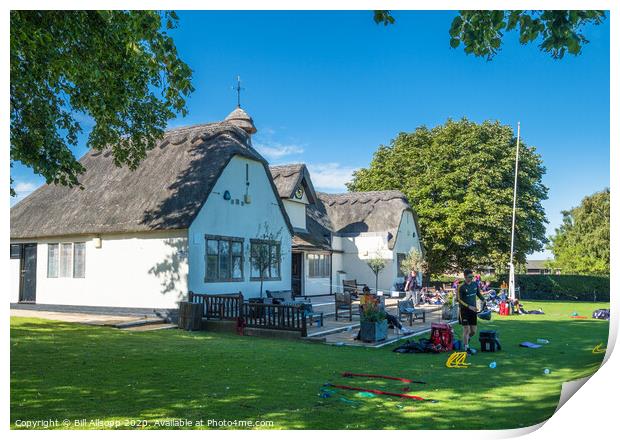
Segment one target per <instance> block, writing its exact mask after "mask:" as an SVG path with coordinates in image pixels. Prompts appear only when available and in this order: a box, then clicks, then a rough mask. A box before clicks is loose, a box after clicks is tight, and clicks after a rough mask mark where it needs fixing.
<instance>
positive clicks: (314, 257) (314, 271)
mask: <svg viewBox="0 0 620 440" xmlns="http://www.w3.org/2000/svg"><path fill="white" fill-rule="evenodd" d="M331 263H332V262H331V255H330V254H317V253H309V254H308V278H329V277H330V276H331Z"/></svg>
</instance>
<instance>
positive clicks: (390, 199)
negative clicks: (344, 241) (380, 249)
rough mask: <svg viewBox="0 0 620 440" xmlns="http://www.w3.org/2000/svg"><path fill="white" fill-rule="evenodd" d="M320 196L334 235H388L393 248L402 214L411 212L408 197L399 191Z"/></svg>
mask: <svg viewBox="0 0 620 440" xmlns="http://www.w3.org/2000/svg"><path fill="white" fill-rule="evenodd" d="M317 195H318V197H319V199H320V200H321V201H322V202H323V205H324V206H325V209H326V211H327V214H328V216H329V219H330V221H331V224H332V227H333V231H334V233H337V234H338V233H340V234H358V233H362V232H387V233H388V237H389V240H388V247H389V248H390V249H392V248H393V247H394V244H395V243H396V234H397V232H398V227H399V226H400V221H401V218H402V215H403V212H404V211H406V210H409V211H411V207H410V206H409V202H407V198H406V197H405V195H404V194H403V193H401V192H400V191H369V192H350V193H343V194H327V193H321V192H319V193H317ZM414 218H415V216H414Z"/></svg>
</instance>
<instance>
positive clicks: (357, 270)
mask: <svg viewBox="0 0 620 440" xmlns="http://www.w3.org/2000/svg"><path fill="white" fill-rule="evenodd" d="M414 233H415V237H414V236H413V234H414ZM332 245H333V248H334V250H341V251H343V253H342V254H339V255H340V256H339V257H338V258H335V259H333V260H332V263H333V264H332V283H333V284H334V286H337V288H335V290H334V291H338V292H340V291H342V280H344V279H346V280H351V279H355V280H357V282H358V283H365V284H367V285H368V287H370V288H371V289H373V290H374V289H375V275H374V273H373V272H372V270H370V268H369V267H368V264H367V263H366V262H367V260H369V259H371V258H375V257H377V256H379V257H380V258H383V259H385V260H386V267H385V268H384V269H383V270H382V271H381V272H380V273H379V280H378V281H379V282H378V289H379V290H383V291H390V290H392V288H393V285H394V283H395V282H396V281H397V280H398V281H402V278H399V277H398V268H397V260H396V254H397V253H404V254H406V253H408V252H409V250H410V249H411V248H417V249H418V250H419V249H420V242H419V231H417V230H416V227H415V222H414V219H413V214H412V213H411V212H410V211H404V212H403V215H402V217H401V222H400V226H399V229H398V233H397V236H396V243H395V244H394V248H393V249H389V247H388V233H387V231H381V232H364V233H359V234H355V235H353V234H345V235H341V236H334V237H333V241H332ZM335 255H337V254H334V256H335ZM339 271H344V272H345V273H344V274H343V273H338V272H339Z"/></svg>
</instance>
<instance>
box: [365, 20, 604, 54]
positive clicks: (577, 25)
mask: <svg viewBox="0 0 620 440" xmlns="http://www.w3.org/2000/svg"><path fill="white" fill-rule="evenodd" d="M605 18H606V15H605V11H593V10H590V11H577V10H572V11H559V10H554V11H460V12H459V15H457V16H456V17H455V18H454V20H453V21H452V25H451V26H450V46H452V47H453V48H457V47H459V46H460V45H461V44H462V45H463V47H464V50H465V53H467V54H474V55H476V56H480V57H486V58H487V59H488V60H490V59H491V58H493V57H494V56H495V55H496V54H497V53H498V52H499V50H500V49H501V46H502V40H503V38H504V34H505V33H506V32H510V31H516V32H518V33H519V41H520V42H521V44H528V43H532V42H534V41H537V40H539V39H540V44H539V48H540V50H542V51H543V52H547V53H549V54H551V56H552V57H553V58H555V59H559V58H562V57H563V56H564V54H566V53H570V54H571V55H579V54H580V53H581V49H582V48H583V45H584V44H587V43H588V40H587V38H586V37H585V35H584V34H583V32H582V29H583V27H584V26H585V25H586V24H590V23H592V24H595V25H598V24H601V23H602V22H603V21H604V20H605ZM374 20H375V22H376V23H383V24H384V25H386V26H387V25H389V24H393V23H395V21H396V20H395V19H394V16H393V15H392V13H391V11H375V12H374Z"/></svg>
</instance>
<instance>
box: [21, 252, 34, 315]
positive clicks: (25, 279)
mask: <svg viewBox="0 0 620 440" xmlns="http://www.w3.org/2000/svg"><path fill="white" fill-rule="evenodd" d="M20 246H21V252H20V253H21V258H20V262H19V302H21V303H35V302H36V300H37V244H36V243H25V244H21V245H20Z"/></svg>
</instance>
